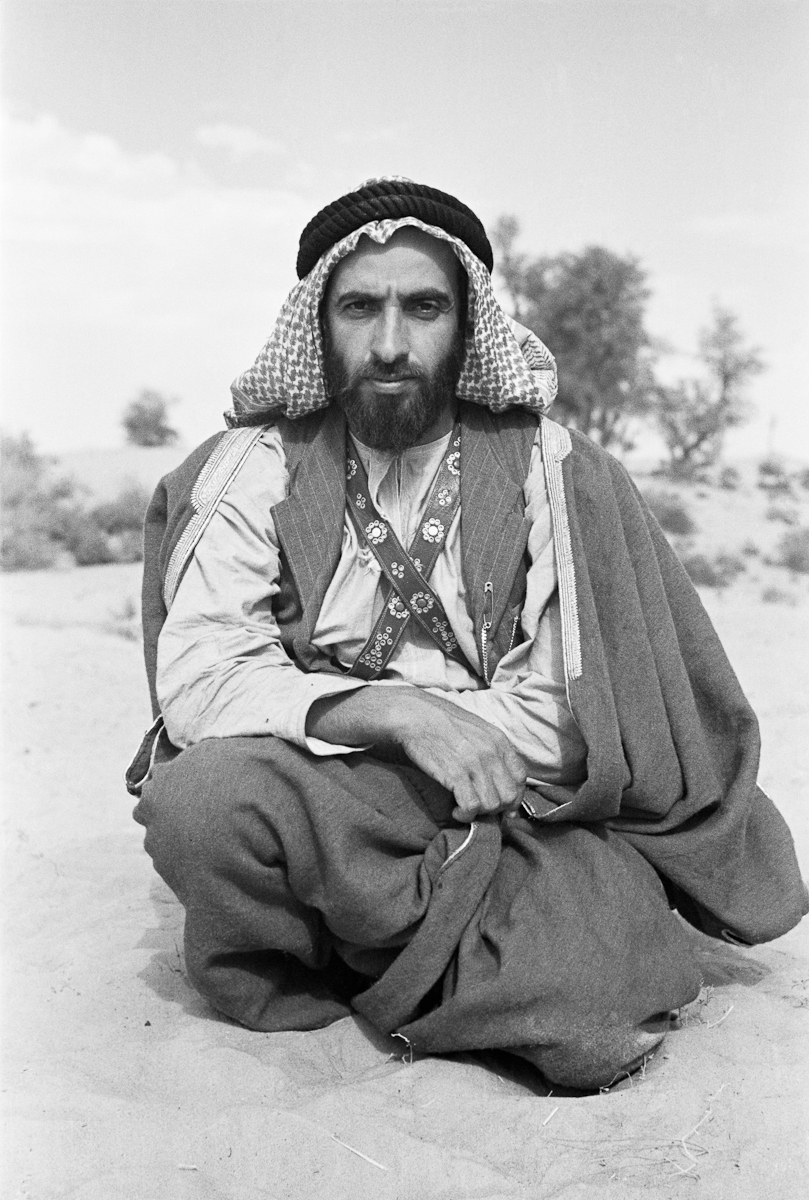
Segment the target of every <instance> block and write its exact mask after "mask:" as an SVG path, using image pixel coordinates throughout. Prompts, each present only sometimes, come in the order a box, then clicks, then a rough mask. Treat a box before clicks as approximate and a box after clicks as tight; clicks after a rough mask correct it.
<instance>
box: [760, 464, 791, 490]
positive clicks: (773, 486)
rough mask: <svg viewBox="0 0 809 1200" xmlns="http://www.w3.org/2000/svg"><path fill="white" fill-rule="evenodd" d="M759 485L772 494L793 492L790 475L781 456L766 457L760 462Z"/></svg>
mask: <svg viewBox="0 0 809 1200" xmlns="http://www.w3.org/2000/svg"><path fill="white" fill-rule="evenodd" d="M758 486H759V487H760V488H762V489H763V490H764V491H765V492H770V494H771V495H782V496H791V495H792V494H793V492H792V484H791V483H790V480H789V476H788V475H787V473H786V469H785V468H784V464H783V463H782V462H781V460H780V459H779V458H764V459H762V461H761V462H760V463H759V464H758Z"/></svg>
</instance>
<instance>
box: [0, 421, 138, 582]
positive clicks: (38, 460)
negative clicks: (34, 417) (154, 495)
mask: <svg viewBox="0 0 809 1200" xmlns="http://www.w3.org/2000/svg"><path fill="white" fill-rule="evenodd" d="M2 458H3V470H2V535H1V536H0V567H2V570H4V571H33V570H38V569H42V568H47V567H52V566H54V565H55V564H57V563H58V562H60V561H61V562H63V563H64V564H65V565H69V564H70V560H71V558H72V560H73V562H74V563H75V564H76V565H77V566H80V567H86V566H93V565H95V564H96V563H110V562H139V561H140V559H141V558H142V557H143V550H142V533H141V530H142V527H143V518H144V515H145V512H146V506H147V504H148V502H149V496H148V493H147V492H145V491H144V490H143V488H141V487H139V486H138V485H130V486H128V487H126V488H124V489H123V491H122V492H121V493H120V495H119V496H118V497H117V498H116V499H115V500H112V501H109V502H107V503H104V504H98V505H96V506H95V507H94V508H92V509H91V510H89V511H87V509H86V508H85V507H84V502H83V500H82V499H81V497H80V495H79V492H78V490H77V488H76V486H75V485H74V484H72V483H71V482H69V481H67V480H63V479H56V478H54V477H53V475H52V466H51V462H50V460H49V459H48V458H46V457H45V456H44V455H41V454H39V453H38V452H37V451H36V450H35V449H34V445H33V442H32V441H31V439H30V438H29V437H28V435H27V434H23V435H22V436H21V437H18V438H17V437H3V439H2Z"/></svg>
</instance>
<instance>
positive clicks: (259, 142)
mask: <svg viewBox="0 0 809 1200" xmlns="http://www.w3.org/2000/svg"><path fill="white" fill-rule="evenodd" d="M194 137H195V140H196V141H197V142H198V143H199V145H200V146H209V147H212V148H214V149H217V150H228V151H229V152H230V154H231V155H232V156H233V158H235V159H247V158H253V157H255V156H256V155H263V154H268V155H272V156H276V155H281V154H286V147H285V146H284V144H283V142H279V141H276V139H275V138H268V137H264V136H263V135H262V134H260V133H256V132H255V130H253V129H248V128H247V127H246V126H244V125H227V124H225V123H224V122H221V121H220V122H219V123H217V124H216V125H203V126H202V127H201V128H200V129H198V130H197V132H196V134H195V135H194Z"/></svg>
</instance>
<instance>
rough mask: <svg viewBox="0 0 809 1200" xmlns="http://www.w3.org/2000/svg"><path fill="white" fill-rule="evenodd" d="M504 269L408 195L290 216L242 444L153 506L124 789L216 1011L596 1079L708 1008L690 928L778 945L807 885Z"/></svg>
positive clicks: (709, 654)
mask: <svg viewBox="0 0 809 1200" xmlns="http://www.w3.org/2000/svg"><path fill="white" fill-rule="evenodd" d="M492 265H493V264H492V251H491V246H490V244H489V241H488V239H487V237H486V233H485V230H484V228H483V226H482V225H481V223H480V221H479V220H478V219H477V217H476V216H475V215H474V213H472V212H471V210H470V209H468V208H467V207H466V206H465V205H464V204H462V203H460V202H459V201H458V200H456V199H455V198H453V197H452V196H449V195H446V194H444V193H443V192H440V191H437V190H435V189H433V188H430V187H426V186H423V185H419V184H414V183H412V182H410V181H408V180H403V179H398V178H397V179H384V180H373V181H370V182H369V183H367V184H365V185H363V186H361V187H360V188H359V189H358V190H357V191H356V192H352V193H351V194H349V195H347V196H344V197H342V198H341V199H339V200H337V201H335V202H334V203H333V204H330V205H329V206H328V207H327V208H325V209H324V210H323V211H322V212H320V213H318V214H317V216H316V217H314V219H313V220H312V221H311V222H310V223H309V224H308V225H307V227H306V229H305V230H304V231H303V234H302V236H301V241H300V252H299V255H298V275H299V278H300V283H299V284H298V285H297V287H296V288H295V289H294V290H293V292H292V293H291V295H290V297H289V299H288V300H287V302H286V304H285V305H284V308H283V309H282V312H281V315H280V317H279V319H278V322H277V324H276V327H275V330H274V332H273V333H272V335H271V337H270V339H269V341H268V342H267V345H266V346H265V347H264V349H263V351H262V352H261V354H260V356H259V358H258V360H257V361H256V363H255V365H254V366H253V367H252V368H250V370H248V371H247V372H246V373H245V374H244V375H242V376H241V377H240V378H239V379H238V380H237V382H236V383H235V384H234V386H233V395H234V402H235V406H234V412H233V413H232V414H230V415H229V425H230V429H229V430H228V431H226V432H222V433H220V434H218V435H216V436H215V437H213V438H211V439H210V440H209V441H208V442H206V443H205V444H204V445H203V446H201V447H200V448H199V449H198V450H197V451H195V452H194V453H193V454H192V455H191V456H190V458H188V459H187V461H186V462H185V463H184V464H183V465H182V466H181V467H179V468H178V469H177V470H176V471H174V472H172V474H170V475H169V476H168V477H167V478H166V479H165V480H164V481H163V482H162V483H161V485H160V487H159V488H158V490H157V492H156V495H155V498H154V500H153V502H152V505H151V508H150V510H149V515H148V517H147V532H146V563H145V583H144V605H143V611H144V623H145V637H146V658H147V669H148V675H149V681H150V685H151V690H152V698H153V703H154V706H155V714H156V717H157V719H156V722H155V725H154V726H153V727H152V729H151V731H150V732H149V734H148V735H147V738H146V740H145V742H144V746H143V747H142V750H141V752H140V754H139V756H138V758H137V759H136V763H135V764H133V768H132V769H131V770H130V780H129V782H130V788H131V790H133V791H134V792H137V793H139V794H140V792H141V788H142V794H141V799H140V802H139V804H138V806H137V808H136V810H135V815H136V819H137V820H138V821H140V822H141V823H142V824H143V825H145V826H146V848H147V850H148V852H149V853H150V854H151V856H152V858H153V859H154V863H155V866H156V868H157V870H158V871H159V872H160V874H161V875H162V876H163V878H164V879H165V880H166V882H167V883H168V884H169V886H170V887H171V888H173V889H174V891H175V892H176V894H177V896H178V897H179V898H180V900H181V901H182V903H183V905H184V906H185V910H186V923H185V952H186V964H187V969H188V973H189V976H190V978H191V980H192V982H193V983H194V985H195V987H196V988H197V989H198V990H199V991H200V992H201V993H202V994H203V995H204V996H205V997H207V999H208V1000H209V1001H210V1003H211V1004H212V1005H213V1006H214V1007H215V1008H216V1009H217V1010H219V1011H220V1012H221V1013H224V1014H226V1015H227V1016H229V1017H231V1018H233V1019H234V1020H236V1021H239V1022H241V1023H242V1024H243V1025H246V1026H248V1027H249V1028H251V1029H257V1030H282V1029H299V1030H304V1029H314V1028H318V1027H320V1026H323V1025H326V1024H328V1023H329V1022H331V1021H335V1020H337V1019H338V1018H340V1017H343V1016H346V1015H348V1014H350V1013H352V1012H355V1013H359V1014H362V1015H363V1016H364V1017H365V1018H367V1019H368V1020H369V1021H370V1022H371V1023H372V1024H373V1025H374V1026H375V1027H376V1028H377V1029H379V1030H380V1031H383V1032H385V1033H396V1034H398V1035H400V1036H402V1037H403V1038H405V1039H406V1040H407V1041H408V1042H409V1043H410V1046H411V1047H412V1049H413V1050H415V1051H416V1052H426V1053H441V1052H451V1051H468V1050H476V1049H483V1048H497V1049H501V1050H504V1051H507V1052H510V1053H512V1054H515V1055H518V1056H520V1057H521V1058H523V1059H528V1060H529V1061H530V1062H531V1063H533V1064H535V1066H536V1067H537V1068H538V1069H539V1070H540V1071H541V1072H542V1073H543V1075H544V1076H545V1077H546V1079H547V1080H549V1081H553V1082H554V1083H556V1084H561V1085H568V1086H571V1087H576V1088H585V1089H588V1088H597V1087H602V1086H607V1085H609V1084H610V1083H611V1082H613V1081H614V1080H615V1079H617V1078H620V1077H622V1075H623V1074H624V1073H626V1072H630V1071H632V1070H633V1069H634V1068H635V1067H637V1066H638V1065H640V1064H641V1063H642V1062H643V1061H644V1059H645V1058H646V1057H648V1056H649V1055H650V1054H651V1053H652V1052H653V1050H654V1049H655V1047H656V1046H658V1045H659V1043H660V1041H661V1040H662V1038H663V1037H664V1035H665V1033H666V1030H667V1028H668V1025H669V1018H670V1013H671V1012H672V1010H674V1009H677V1008H678V1007H679V1006H681V1005H683V1004H687V1003H688V1002H689V1001H691V1000H693V999H694V998H695V997H696V995H697V993H698V991H699V988H700V974H699V970H698V966H697V963H696V961H695V956H694V952H693V939H692V938H690V937H689V935H688V933H687V926H686V923H685V922H690V923H691V924H693V925H695V926H696V927H697V928H699V929H701V930H703V931H704V932H705V933H707V934H710V935H711V936H712V937H717V938H724V939H726V940H728V941H731V942H734V943H736V942H738V943H742V944H750V943H754V942H760V941H766V940H768V939H770V938H775V937H777V936H779V935H780V934H782V933H784V932H785V931H786V930H788V929H789V928H791V927H792V926H793V925H794V924H795V923H796V922H797V921H798V920H799V919H800V917H801V914H802V913H803V912H805V911H806V908H807V904H806V894H805V889H804V888H803V886H802V884H801V880H800V876H799V873H798V869H797V865H796V861H795V856H794V852H793V847H792V842H791V839H790V836H789V833H788V831H787V829H786V827H785V825H784V822H783V820H782V819H781V817H780V815H779V814H778V812H777V810H776V809H775V807H774V806H773V804H772V803H771V802H770V800H769V799H768V798H767V797H766V796H765V795H764V794H763V793H762V792H761V791H759V790H758V788H757V787H756V771H757V766H758V750H759V742H758V731H757V726H756V721H755V718H754V716H753V714H752V712H751V711H750V708H749V707H748V705H747V702H746V701H745V698H744V696H743V695H742V692H741V690H740V688H739V684H738V682H737V680H736V678H735V676H734V674H733V671H732V670H731V668H730V666H729V665H728V662H727V660H726V658H725V656H724V653H723V651H722V648H721V646H720V644H719V642H718V640H717V637H716V635H715V633H714V631H713V629H712V627H711V625H710V623H709V621H708V618H707V616H706V614H705V612H704V610H703V608H702V606H701V604H700V601H699V599H698V598H697V596H696V594H695V592H694V590H693V588H692V586H691V584H690V582H689V579H688V577H687V575H686V573H685V571H684V570H683V568H682V567H681V565H680V563H679V562H678V560H677V558H676V557H675V555H674V554H673V552H672V551H671V549H670V548H669V546H668V544H667V542H666V540H665V538H664V537H663V535H662V534H661V532H660V530H659V528H658V526H657V525H656V523H655V521H654V519H653V517H651V516H650V514H649V512H648V510H647V509H646V507H645V506H644V503H643V501H642V500H641V498H640V497H639V495H638V493H637V491H636V490H635V488H634V486H633V484H632V483H631V481H630V480H629V478H628V476H627V474H626V472H625V471H624V469H623V468H622V467H621V466H620V465H619V464H618V463H617V462H616V461H614V460H613V459H612V458H611V457H610V456H609V455H608V454H606V453H605V452H604V451H602V450H601V449H599V447H597V446H595V445H594V444H593V443H591V442H590V441H588V439H587V438H585V437H583V436H582V435H580V434H578V433H576V432H573V431H569V430H567V429H564V428H562V427H561V426H559V425H557V424H555V423H554V422H553V421H552V420H550V418H549V417H547V416H546V415H545V411H546V409H547V408H548V406H549V405H550V402H551V401H552V399H553V397H554V394H555V368H554V363H553V359H552V357H551V355H550V354H549V353H548V351H547V350H546V349H545V347H544V346H543V345H542V343H541V342H540V341H539V340H538V339H537V338H536V337H535V336H534V335H533V334H529V333H528V331H527V330H524V329H521V328H520V327H519V326H515V325H514V324H513V322H511V321H510V320H509V318H508V317H507V316H506V315H505V314H504V312H503V311H502V310H501V308H500V307H499V305H498V304H497V301H496V300H495V298H494V294H493V292H492V287H491V282H490V272H491V270H492ZM144 775H145V776H146V778H145V780H144V779H143V778H142V776H144ZM673 910H676V913H675V912H674V911H673ZM677 914H679V915H677ZM683 918H684V920H683Z"/></svg>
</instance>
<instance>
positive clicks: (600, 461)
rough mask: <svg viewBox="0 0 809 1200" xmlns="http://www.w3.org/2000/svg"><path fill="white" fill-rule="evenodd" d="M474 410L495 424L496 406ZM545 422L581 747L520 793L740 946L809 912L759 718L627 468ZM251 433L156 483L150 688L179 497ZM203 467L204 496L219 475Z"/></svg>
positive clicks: (184, 503)
mask: <svg viewBox="0 0 809 1200" xmlns="http://www.w3.org/2000/svg"><path fill="white" fill-rule="evenodd" d="M474 411H475V415H476V417H477V418H478V419H479V420H485V421H486V422H492V423H493V425H494V426H496V425H497V423H498V421H502V420H503V418H497V417H493V416H489V415H488V414H486V413H485V411H484V410H481V409H479V408H476V409H475V410H474ZM541 423H542V426H543V429H542V447H543V455H544V466H545V472H546V479H547V484H548V492H549V496H550V499H551V510H552V515H553V520H554V544H555V551H556V557H557V565H558V568H559V587H560V601H561V609H562V613H563V618H564V625H563V636H564V641H565V673H566V684H567V693H568V700H569V703H570V707H571V711H572V713H573V715H574V717H575V719H576V721H577V723H578V725H579V727H580V729H581V731H582V734H583V736H584V739H585V741H586V743H587V747H588V754H587V778H586V780H585V782H584V783H583V784H581V785H580V786H578V787H577V788H565V787H555V786H550V785H543V786H542V787H541V788H540V789H538V790H535V791H532V793H531V797H530V799H531V804H532V808H533V811H534V813H535V815H536V817H537V820H538V821H539V822H540V824H548V825H550V824H554V823H558V822H573V823H586V824H591V823H598V822H603V823H605V824H606V825H607V826H608V827H609V828H610V829H612V830H614V831H616V832H618V833H620V835H621V836H622V837H624V838H625V839H626V840H627V841H628V842H629V843H630V844H631V845H632V846H633V847H635V849H637V850H638V851H639V852H640V853H641V854H642V855H643V856H644V858H646V859H647V861H648V862H650V863H651V864H652V866H653V867H654V868H655V870H656V871H657V872H658V874H659V875H660V876H661V878H662V879H663V882H664V886H665V887H666V889H667V892H668V894H669V898H670V901H671V902H672V903H673V904H675V905H676V907H677V908H678V909H679V911H680V912H681V914H682V915H683V916H685V917H686V918H687V919H688V920H689V921H691V922H692V923H693V924H695V925H696V926H697V927H698V928H701V929H703V930H704V931H705V932H707V933H709V934H711V935H713V936H717V937H725V938H727V940H730V941H742V942H746V943H754V942H761V941H768V940H770V939H771V938H775V937H778V936H780V935H781V934H783V933H785V932H787V930H789V929H790V928H792V926H793V925H795V924H796V923H797V922H798V921H799V920H800V917H801V916H802V915H803V914H804V913H805V912H807V910H809V897H807V892H806V888H805V887H804V885H803V883H802V881H801V877H800V872H799V870H798V865H797V861H796V858H795V852H794V847H793V844H792V839H791V837H790V834H789V831H788V829H787V827H786V824H785V822H784V821H783V818H782V817H781V815H780V814H779V812H778V810H777V809H776V807H775V806H774V804H773V803H772V802H771V801H770V799H769V798H768V797H767V796H765V795H764V793H763V792H762V791H761V790H760V789H759V788H758V787H757V786H756V775H757V771H758V761H759V733H758V726H757V722H756V719H755V716H754V715H753V712H752V710H751V709H750V706H749V704H748V703H747V700H746V699H745V697H744V694H743V692H742V690H741V687H740V685H739V682H738V680H737V678H736V676H735V674H734V672H733V670H732V668H731V666H730V664H729V662H728V660H727V657H726V655H725V653H724V651H723V649H722V646H721V644H720V642H719V639H718V637H717V635H716V632H715V631H714V629H713V627H712V625H711V622H710V620H709V618H708V616H707V614H706V612H705V610H704V608H703V606H702V603H701V602H700V599H699V597H698V595H697V593H696V591H695V590H694V587H693V585H692V584H691V581H690V579H689V578H688V575H687V574H686V572H685V570H684V568H683V567H682V565H681V563H680V562H679V560H678V559H677V556H676V555H675V554H674V552H673V550H672V549H671V547H670V546H669V544H668V542H667V541H666V539H665V537H664V535H663V533H662V532H661V530H660V528H659V526H658V525H657V523H656V521H655V520H654V517H653V516H652V515H651V513H650V512H649V510H648V508H647V507H646V505H645V503H644V501H643V499H642V497H641V496H640V494H639V493H638V491H637V489H636V488H635V486H634V484H633V483H632V481H631V479H630V478H629V476H628V474H627V473H626V471H625V470H624V468H623V467H622V466H621V465H620V464H619V463H618V462H617V461H616V460H614V459H613V458H612V457H611V456H610V455H608V454H607V453H606V452H604V451H603V450H601V449H600V448H599V447H598V446H596V445H594V444H593V443H591V442H590V441H589V440H588V439H587V438H585V437H583V436H582V435H580V434H577V433H576V432H572V433H569V432H568V431H567V430H562V429H561V428H560V427H559V426H555V425H554V424H553V422H549V421H548V419H547V418H545V417H543V418H541ZM481 434H482V431H481ZM246 435H251V436H252V437H253V438H255V437H256V436H257V432H256V430H253V429H250V430H241V431H237V432H235V433H229V434H224V435H221V436H220V438H219V439H212V440H211V441H209V442H207V443H205V445H204V446H202V447H200V449H199V450H198V451H196V452H195V453H194V454H192V455H191V457H190V458H189V459H188V460H186V462H185V463H184V464H183V465H182V466H181V467H179V468H178V469H177V470H176V471H174V472H172V473H171V474H170V475H169V476H167V477H166V479H165V480H164V481H163V482H162V483H161V484H160V485H159V486H158V489H157V492H156V493H155V498H154V500H153V502H152V505H151V506H150V509H149V512H148V514H147V524H146V551H145V564H144V568H145V569H144V591H143V619H144V645H145V654H146V660H147V674H148V676H149V681H150V687H151V689H152V695H153V696H154V672H155V661H156V645H157V637H158V634H159V630H160V627H161V625H162V622H163V620H164V619H165V612H166V608H165V599H164V585H165V584H166V582H167V575H168V573H169V564H170V563H171V562H172V561H173V560H174V558H175V555H174V552H175V550H176V548H177V546H178V544H180V542H181V540H182V539H183V537H185V536H186V532H187V529H188V527H189V525H190V524H191V523H192V522H193V521H194V519H195V515H198V513H199V510H194V509H193V506H192V505H191V504H190V496H191V494H192V492H193V489H194V487H195V486H197V487H198V491H199V490H201V489H200V488H199V486H198V481H199V480H203V477H204V476H205V472H206V464H207V463H209V462H210V460H211V459H212V457H213V456H214V455H217V454H222V453H228V450H227V449H226V450H224V451H223V450H222V449H221V447H222V445H224V446H226V447H230V448H231V452H232V454H233V456H234V460H237V459H239V456H240V455H242V456H243V455H244V454H246V453H247V452H248V450H249V447H247V448H245V445H246V444H243V443H242V442H238V443H236V442H234V441H231V440H226V441H222V440H221V439H239V438H244V437H245V436H246ZM494 441H495V439H487V438H486V437H485V436H483V435H481V436H479V437H478V438H477V439H476V440H475V439H470V442H472V443H473V448H472V450H471V452H470V455H469V459H468V463H467V470H468V476H469V477H468V479H467V486H468V487H474V486H475V484H476V481H477V482H480V480H481V479H483V480H485V479H486V478H487V472H488V473H489V474H490V473H491V472H490V470H489V468H490V467H492V466H493V467H496V468H497V470H498V471H500V474H501V475H502V476H503V477H504V478H507V476H506V474H505V473H504V472H503V471H502V467H501V466H499V465H498V462H497V457H496V455H494V457H492V455H493V452H494ZM316 443H317V439H316V438H314V439H313V440H312V443H311V445H310V446H309V448H308V449H309V451H310V452H311V453H315V449H313V447H315V448H316ZM251 444H252V443H251ZM240 461H243V457H242V458H241V460H240ZM484 463H485V464H487V466H486V469H485V470H483V469H482V467H483V464H484ZM236 469H238V468H236ZM332 473H333V474H334V482H333V485H332V484H330V485H329V486H330V487H333V489H334V491H335V495H334V496H331V495H324V498H323V505H324V506H328V505H332V506H333V508H334V511H335V512H339V513H340V514H341V515H342V513H343V512H344V493H343V486H344V482H343V475H342V473H341V472H338V471H334V472H332ZM231 477H232V476H231ZM205 482H206V483H207V485H208V486H210V487H212V488H213V494H215V493H216V490H217V489H216V487H214V483H215V482H216V481H213V480H211V479H207V480H206V481H205ZM217 486H218V485H217ZM224 486H226V484H225V485H223V490H224ZM498 486H499V487H500V488H501V490H502V484H501V482H500V481H498ZM463 487H464V479H463V476H462V501H461V514H462V515H461V524H462V542H463V543H464V546H465V550H464V555H465V562H464V572H465V577H466V578H467V587H468V588H469V589H470V594H471V595H473V596H475V597H476V594H477V591H478V590H480V591H481V593H482V580H481V579H480V575H481V571H480V565H481V564H480V563H476V562H475V561H474V559H475V546H476V539H475V536H474V529H470V528H469V520H468V519H467V528H466V530H465V531H464V513H466V514H467V518H469V514H470V512H471V506H470V508H469V509H467V508H466V501H465V500H464V492H463ZM501 519H502V522H503V524H502V536H501V537H500V539H499V541H498V540H497V539H495V541H497V546H499V549H498V550H497V553H498V554H501V552H502V554H506V555H507V554H509V553H510V550H511V549H513V546H512V543H514V542H515V541H516V536H517V531H518V530H519V529H520V519H519V515H518V514H516V513H514V512H504V515H501ZM515 522H516V524H515ZM464 532H465V533H466V538H465V539H464V536H463V535H464ZM199 536H201V534H199ZM490 540H491V539H489V538H487V542H488V541H490ZM523 544H524V543H523ZM313 553H317V550H316V548H315V549H313ZM520 553H521V552H520ZM512 558H513V555H512ZM466 559H469V561H466ZM498 561H500V559H498ZM179 569H180V570H181V569H182V564H181V565H180V568H179ZM486 577H487V576H486V574H485V570H484V573H483V578H484V579H485V578H486ZM493 577H494V578H498V576H497V575H489V576H488V578H493ZM478 582H480V583H481V588H478V587H477V583H478ZM166 598H168V599H169V600H170V596H168V597H166ZM302 600H303V602H304V603H305V601H306V597H302ZM565 614H566V615H565ZM504 615H507V616H510V613H508V614H504V613H503V612H502V610H501V612H500V614H499V618H502V617H503V616H504ZM479 616H480V614H476V617H475V619H476V627H477V625H478V624H479V621H478V617H479ZM299 665H301V664H300V663H299ZM155 703H156V702H155Z"/></svg>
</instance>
